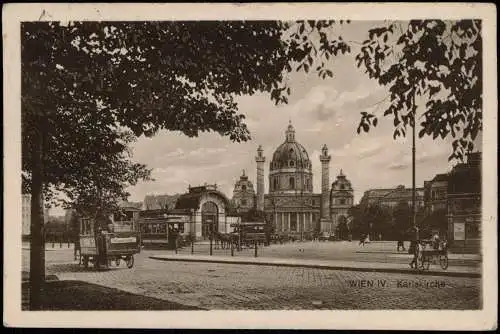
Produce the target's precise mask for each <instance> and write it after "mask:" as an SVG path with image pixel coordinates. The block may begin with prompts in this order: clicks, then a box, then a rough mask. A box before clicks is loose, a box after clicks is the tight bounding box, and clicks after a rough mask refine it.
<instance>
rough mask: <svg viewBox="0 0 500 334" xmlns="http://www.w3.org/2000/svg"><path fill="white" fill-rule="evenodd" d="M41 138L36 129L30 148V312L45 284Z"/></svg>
mask: <svg viewBox="0 0 500 334" xmlns="http://www.w3.org/2000/svg"><path fill="white" fill-rule="evenodd" d="M42 136H43V135H42V133H41V131H39V129H36V130H35V131H34V137H33V142H32V146H31V150H32V157H33V162H32V163H33V166H32V175H31V176H32V180H31V228H30V229H31V246H30V275H29V280H30V282H29V287H30V310H40V308H41V290H42V287H43V284H44V282H45V241H44V239H45V238H44V229H43V225H44V215H43V161H42V157H43V140H42V138H43V137H42Z"/></svg>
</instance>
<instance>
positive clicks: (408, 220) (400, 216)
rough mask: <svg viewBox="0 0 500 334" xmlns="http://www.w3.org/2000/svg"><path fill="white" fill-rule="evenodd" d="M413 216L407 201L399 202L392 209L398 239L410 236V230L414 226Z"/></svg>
mask: <svg viewBox="0 0 500 334" xmlns="http://www.w3.org/2000/svg"><path fill="white" fill-rule="evenodd" d="M412 216H413V214H412V209H411V207H410V205H408V203H407V202H406V201H400V202H398V203H397V204H396V206H395V207H394V208H393V209H392V219H393V222H394V230H395V234H396V236H397V237H403V236H405V235H406V234H408V231H409V229H410V228H411V227H412V226H413V220H412Z"/></svg>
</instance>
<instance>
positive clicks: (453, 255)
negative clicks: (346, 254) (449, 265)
mask: <svg viewBox="0 0 500 334" xmlns="http://www.w3.org/2000/svg"><path fill="white" fill-rule="evenodd" d="M356 253H360V254H388V255H389V254H390V256H391V257H408V251H403V252H387V251H370V250H367V251H362V250H358V251H356ZM481 258H482V257H481V255H480V254H458V253H448V259H450V260H471V261H481Z"/></svg>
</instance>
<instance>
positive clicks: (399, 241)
mask: <svg viewBox="0 0 500 334" xmlns="http://www.w3.org/2000/svg"><path fill="white" fill-rule="evenodd" d="M400 248H401V249H402V250H403V252H404V251H405V242H404V241H403V240H401V239H400V240H398V247H397V249H398V250H397V251H398V252H399V249H400Z"/></svg>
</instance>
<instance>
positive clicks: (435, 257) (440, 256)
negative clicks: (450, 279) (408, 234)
mask: <svg viewBox="0 0 500 334" xmlns="http://www.w3.org/2000/svg"><path fill="white" fill-rule="evenodd" d="M422 246H423V247H422V248H421V250H420V254H418V257H417V258H418V260H417V267H418V268H419V269H423V270H429V268H430V265H431V262H439V265H440V266H441V268H442V269H443V270H446V269H448V245H447V243H446V242H444V241H443V242H439V244H437V245H435V244H434V243H433V242H432V241H427V242H422Z"/></svg>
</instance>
